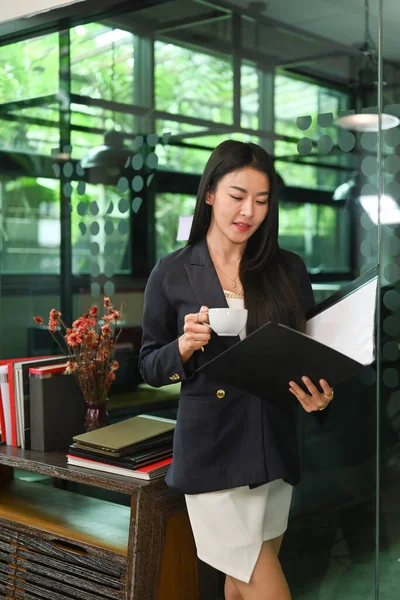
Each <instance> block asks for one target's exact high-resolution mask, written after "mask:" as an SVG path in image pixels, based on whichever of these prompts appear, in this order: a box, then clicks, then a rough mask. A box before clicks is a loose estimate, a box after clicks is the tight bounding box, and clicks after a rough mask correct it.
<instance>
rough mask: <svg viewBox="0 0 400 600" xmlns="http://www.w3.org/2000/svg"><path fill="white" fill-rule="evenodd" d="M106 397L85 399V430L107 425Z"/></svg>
mask: <svg viewBox="0 0 400 600" xmlns="http://www.w3.org/2000/svg"><path fill="white" fill-rule="evenodd" d="M107 405H108V398H107V399H106V401H105V402H104V401H102V402H95V401H85V423H84V427H85V431H86V432H88V431H93V430H94V429H100V428H101V427H105V425H108V411H107Z"/></svg>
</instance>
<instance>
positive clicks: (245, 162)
mask: <svg viewBox="0 0 400 600" xmlns="http://www.w3.org/2000/svg"><path fill="white" fill-rule="evenodd" d="M245 167H251V168H253V169H256V170H257V171H260V172H261V173H265V174H266V175H267V177H268V179H269V183H270V196H269V203H268V204H269V207H268V214H267V216H266V218H265V219H264V221H263V223H262V224H261V225H260V227H259V228H258V229H257V231H256V232H255V233H254V234H253V235H252V236H251V237H250V238H249V240H248V242H247V246H246V249H245V252H244V254H243V257H242V260H241V262H240V269H239V274H240V280H241V282H242V285H243V289H244V296H245V303H246V308H247V309H248V311H249V317H248V322H247V333H251V332H252V331H254V330H255V329H257V328H258V327H260V326H261V325H263V324H264V323H266V322H267V321H274V322H279V323H283V324H285V325H289V326H290V327H294V328H296V329H299V330H303V329H304V320H305V317H304V310H303V309H302V305H301V301H300V290H299V287H298V284H297V282H296V280H295V277H294V275H293V273H292V272H290V270H289V267H288V265H287V261H286V260H285V255H284V253H283V252H282V251H281V249H280V248H279V244H278V190H277V175H276V172H275V169H274V164H273V161H272V159H271V157H270V156H269V155H268V153H267V152H266V151H265V150H264V149H263V148H261V147H260V146H258V145H257V144H252V143H243V142H237V141H234V140H227V141H225V142H222V144H220V145H219V146H217V148H215V150H214V151H213V152H212V154H211V156H210V158H209V160H208V162H207V165H206V167H205V169H204V173H203V176H202V178H201V181H200V186H199V191H198V194H197V201H196V208H195V212H194V216H193V223H192V228H191V230H190V235H189V240H188V244H195V243H196V242H198V241H199V240H201V239H202V238H204V237H205V236H206V234H207V231H208V228H209V226H210V222H211V214H212V213H211V211H212V209H211V206H210V205H209V204H207V203H206V196H207V193H208V192H215V190H216V188H217V186H218V183H219V182H220V181H221V179H222V178H223V177H225V175H227V174H228V173H231V172H235V171H239V170H240V169H243V168H245ZM260 275H261V276H260Z"/></svg>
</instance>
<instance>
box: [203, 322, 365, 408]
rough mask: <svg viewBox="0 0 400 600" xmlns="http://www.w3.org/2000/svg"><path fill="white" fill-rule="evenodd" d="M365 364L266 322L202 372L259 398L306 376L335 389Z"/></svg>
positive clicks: (287, 329)
mask: <svg viewBox="0 0 400 600" xmlns="http://www.w3.org/2000/svg"><path fill="white" fill-rule="evenodd" d="M362 367H363V365H362V364H361V363H359V362H357V361H355V360H353V359H352V358H349V357H348V356H345V355H344V354H342V353H341V352H338V351H337V350H333V349H332V348H329V347H328V346H325V345H324V344H321V343H320V342H317V341H316V340H314V339H313V338H311V337H309V336H307V335H305V334H303V333H300V332H298V331H295V330H294V329H291V328H290V327H286V326H285V325H281V324H277V323H266V324H265V325H263V326H262V327H260V328H259V329H257V330H256V331H254V332H253V333H251V334H250V335H249V336H247V337H246V338H245V339H244V340H242V341H241V342H238V343H237V344H235V345H234V346H231V347H230V348H228V349H227V350H225V352H222V354H219V355H218V356H217V357H215V358H214V359H213V360H211V361H209V362H208V363H206V364H205V365H203V366H202V367H200V368H199V369H198V372H202V373H204V374H205V375H207V377H208V378H210V379H212V380H215V381H216V382H218V384H219V385H223V382H224V381H226V382H227V383H229V384H231V385H234V386H235V387H237V388H239V389H242V390H244V391H246V392H249V393H250V394H253V395H255V396H259V397H261V398H262V397H263V396H266V395H268V396H270V394H271V392H275V393H277V394H283V393H285V392H287V391H288V389H289V381H295V382H296V383H297V384H299V385H301V387H303V388H304V385H303V384H302V381H301V378H302V376H303V375H306V376H307V377H310V379H311V380H312V381H313V382H314V383H315V384H316V385H318V382H319V380H320V379H326V380H327V381H328V383H329V384H330V385H332V386H334V385H336V384H338V383H341V382H343V381H346V380H347V379H349V378H350V377H352V376H353V375H355V374H356V373H357V372H358V371H359V370H360V369H362Z"/></svg>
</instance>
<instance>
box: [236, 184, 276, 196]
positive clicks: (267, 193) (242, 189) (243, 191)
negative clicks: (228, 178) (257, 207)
mask: <svg viewBox="0 0 400 600" xmlns="http://www.w3.org/2000/svg"><path fill="white" fill-rule="evenodd" d="M229 187H230V188H232V189H234V190H238V191H239V192H242V193H243V194H247V190H246V189H245V188H242V187H239V186H238V185H230V186H229ZM256 196H269V192H258V193H257V194H256Z"/></svg>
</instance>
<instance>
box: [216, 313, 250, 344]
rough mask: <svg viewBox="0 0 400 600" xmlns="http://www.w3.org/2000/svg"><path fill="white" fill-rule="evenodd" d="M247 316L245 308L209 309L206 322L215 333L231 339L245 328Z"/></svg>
mask: <svg viewBox="0 0 400 600" xmlns="http://www.w3.org/2000/svg"><path fill="white" fill-rule="evenodd" d="M247 314H248V310H247V308H210V309H209V310H208V320H209V322H210V327H211V329H212V330H213V331H215V333H217V334H218V335H223V336H230V337H232V336H236V335H239V333H240V332H241V331H242V330H243V329H244V328H245V327H246V323H247Z"/></svg>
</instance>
